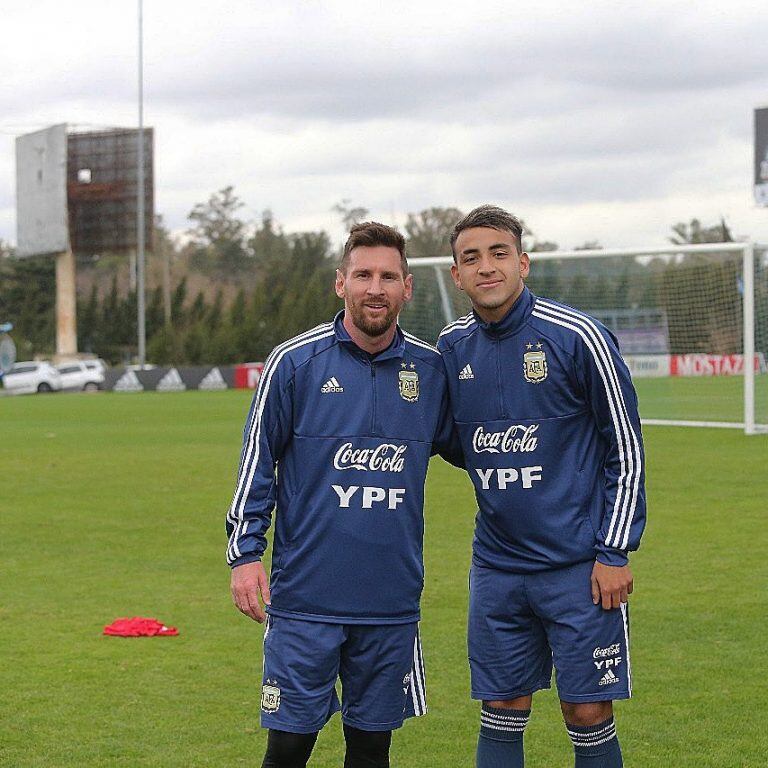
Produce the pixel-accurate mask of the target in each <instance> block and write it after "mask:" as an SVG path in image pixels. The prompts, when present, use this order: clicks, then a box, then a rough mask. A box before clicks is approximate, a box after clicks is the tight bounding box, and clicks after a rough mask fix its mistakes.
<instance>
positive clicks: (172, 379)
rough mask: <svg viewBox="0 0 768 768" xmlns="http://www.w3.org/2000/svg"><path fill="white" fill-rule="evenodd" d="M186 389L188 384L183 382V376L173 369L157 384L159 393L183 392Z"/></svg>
mask: <svg viewBox="0 0 768 768" xmlns="http://www.w3.org/2000/svg"><path fill="white" fill-rule="evenodd" d="M186 388H187V387H186V384H184V382H183V381H182V380H181V376H180V375H179V372H178V371H177V370H176V369H175V368H171V370H170V371H168V373H166V374H165V376H163V378H162V379H160V381H159V382H158V383H157V391H158V392H183V391H184V390H185V389H186Z"/></svg>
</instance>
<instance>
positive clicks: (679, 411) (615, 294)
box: [400, 243, 768, 434]
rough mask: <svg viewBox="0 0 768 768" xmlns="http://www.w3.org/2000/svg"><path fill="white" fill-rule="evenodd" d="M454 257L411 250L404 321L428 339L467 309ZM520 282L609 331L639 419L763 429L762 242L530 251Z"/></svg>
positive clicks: (767, 412)
mask: <svg viewBox="0 0 768 768" xmlns="http://www.w3.org/2000/svg"><path fill="white" fill-rule="evenodd" d="M451 263H452V261H451V258H450V257H436V258H429V259H412V260H410V266H411V272H412V273H413V276H414V297H413V301H412V302H410V304H408V305H406V307H405V309H404V310H403V312H402V314H401V316H400V322H401V324H402V325H403V327H404V328H406V329H407V330H409V331H410V332H411V333H414V334H416V335H417V336H420V337H421V338H423V339H425V340H427V341H430V342H434V341H435V340H436V339H437V336H438V334H439V333H440V330H441V329H442V328H443V327H444V326H445V325H446V324H447V323H449V322H451V321H452V320H455V319H456V318H457V317H460V316H461V315H464V314H466V313H467V312H469V311H470V305H469V301H468V300H467V297H466V295H465V294H463V293H462V292H460V291H458V290H457V289H456V288H455V286H454V284H453V280H452V279H451V275H450V265H451ZM526 282H527V285H528V287H529V288H530V289H531V290H532V291H533V292H534V293H535V294H536V295H538V296H543V297H547V298H551V299H555V300H557V301H561V302H564V303H565V304H569V305H570V306H573V307H576V308H577V309H580V310H582V311H584V312H587V313H588V314H590V315H592V316H593V317H596V318H597V319H598V320H600V321H601V322H602V323H604V324H605V325H606V326H607V327H608V328H610V329H611V331H613V333H614V334H615V335H616V336H617V338H618V339H619V346H620V348H621V352H622V355H623V357H624V359H625V361H626V362H627V365H628V366H629V369H630V371H631V372H632V376H633V379H634V382H635V386H636V388H637V391H638V397H639V400H640V413H641V416H642V417H643V421H644V422H645V423H650V424H656V423H660V424H669V425H673V424H674V425H684V426H718V427H720V426H722V427H739V428H743V429H744V430H745V431H746V432H748V433H750V434H751V433H755V432H768V365H767V363H768V246H757V245H754V244H752V243H717V244H708V245H691V246H674V247H668V248H658V249H652V248H643V249H634V250H629V249H626V250H598V251H550V252H540V253H536V252H534V253H531V273H530V276H529V278H528V280H527V281H526ZM750 360H751V365H750V362H749V361H750Z"/></svg>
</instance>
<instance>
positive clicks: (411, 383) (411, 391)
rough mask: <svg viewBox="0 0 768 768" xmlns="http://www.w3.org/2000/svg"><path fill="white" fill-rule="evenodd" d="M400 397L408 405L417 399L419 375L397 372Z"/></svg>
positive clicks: (414, 372) (412, 372) (411, 372)
mask: <svg viewBox="0 0 768 768" xmlns="http://www.w3.org/2000/svg"><path fill="white" fill-rule="evenodd" d="M397 375H398V385H399V387H400V397H402V398H403V400H407V401H408V402H409V403H415V402H416V401H417V400H418V399H419V374H418V373H416V371H398V374H397Z"/></svg>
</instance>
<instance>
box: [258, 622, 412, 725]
mask: <svg viewBox="0 0 768 768" xmlns="http://www.w3.org/2000/svg"><path fill="white" fill-rule="evenodd" d="M337 678H338V679H340V680H341V690H342V694H341V703H339V697H338V695H337V694H336V680H337ZM426 693H427V692H426V681H425V678H424V660H423V657H422V653H421V640H420V638H419V625H418V624H416V623H411V624H386V625H382V624H377V625H371V624H364V625H358V624H326V623H321V622H316V621H302V620H299V619H288V618H285V617H283V616H268V617H267V625H266V629H265V632H264V679H263V684H262V693H261V725H262V727H264V728H275V729H277V730H280V731H289V732H291V733H314V732H315V731H319V730H320V729H321V728H322V727H323V726H324V725H325V724H326V722H328V720H329V719H330V718H331V717H332V716H333V714H334V713H335V712H338V711H339V710H341V718H342V720H343V721H344V722H345V723H347V724H348V725H351V726H353V727H354V728H359V729H360V730H363V731H391V730H393V729H394V728H399V727H400V726H401V725H402V724H403V721H404V720H405V719H406V718H408V717H414V716H419V715H423V714H425V713H426V711H427V705H426Z"/></svg>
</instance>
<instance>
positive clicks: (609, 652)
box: [592, 643, 621, 659]
mask: <svg viewBox="0 0 768 768" xmlns="http://www.w3.org/2000/svg"><path fill="white" fill-rule="evenodd" d="M617 653H621V643H614V644H613V645H609V646H608V647H607V648H595V650H594V651H593V652H592V658H593V659H604V658H606V657H607V656H615V655H616V654H617Z"/></svg>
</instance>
